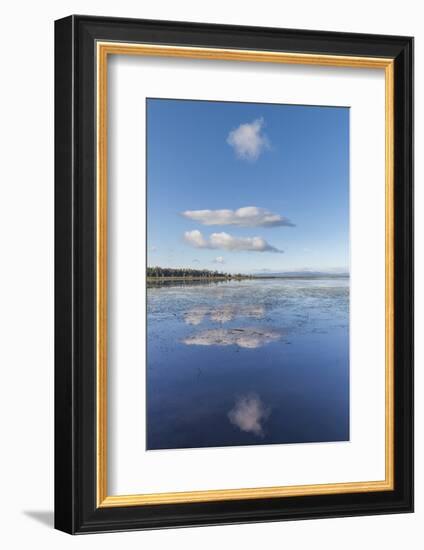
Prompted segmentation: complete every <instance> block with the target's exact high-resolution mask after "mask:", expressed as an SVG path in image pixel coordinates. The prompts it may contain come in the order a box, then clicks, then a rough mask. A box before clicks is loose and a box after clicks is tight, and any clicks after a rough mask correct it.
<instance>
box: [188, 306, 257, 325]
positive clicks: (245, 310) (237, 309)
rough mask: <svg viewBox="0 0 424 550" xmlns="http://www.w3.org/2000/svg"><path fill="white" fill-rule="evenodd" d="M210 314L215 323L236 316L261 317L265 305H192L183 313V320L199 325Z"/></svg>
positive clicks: (230, 319) (227, 320)
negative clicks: (192, 306)
mask: <svg viewBox="0 0 424 550" xmlns="http://www.w3.org/2000/svg"><path fill="white" fill-rule="evenodd" d="M208 315H209V316H210V319H211V321H215V322H217V323H228V322H229V321H232V320H233V319H235V318H236V317H252V318H254V319H262V318H263V317H264V316H265V307H264V306H262V305H257V306H237V305H232V304H227V305H224V306H221V307H215V308H207V307H204V306H199V307H194V308H192V309H190V310H189V311H187V313H186V314H185V315H184V321H185V323H186V324H187V325H200V323H201V322H202V321H203V320H204V319H205V317H206V316H208Z"/></svg>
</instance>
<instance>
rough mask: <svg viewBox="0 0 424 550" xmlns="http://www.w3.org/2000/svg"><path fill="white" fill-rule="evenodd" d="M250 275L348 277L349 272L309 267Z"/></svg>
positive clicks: (254, 272)
mask: <svg viewBox="0 0 424 550" xmlns="http://www.w3.org/2000/svg"><path fill="white" fill-rule="evenodd" d="M250 275H253V276H254V277H349V273H348V272H347V271H344V270H329V271H312V270H309V269H304V270H299V271H268V270H260V271H252V272H251V273H250Z"/></svg>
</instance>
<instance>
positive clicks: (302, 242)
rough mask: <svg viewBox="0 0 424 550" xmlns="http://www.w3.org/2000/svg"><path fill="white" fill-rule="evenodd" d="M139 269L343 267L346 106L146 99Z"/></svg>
mask: <svg viewBox="0 0 424 550" xmlns="http://www.w3.org/2000/svg"><path fill="white" fill-rule="evenodd" d="M147 247H148V265H149V266H153V265H159V266H162V267H192V268H206V269H218V270H222V271H226V272H252V271H261V270H264V271H266V270H269V271H291V270H305V269H310V270H347V269H348V265H349V109H348V108H345V107H315V106H300V105H270V104H258V103H233V102H228V103H225V102H211V101H191V100H183V101H182V100H163V99H148V100H147Z"/></svg>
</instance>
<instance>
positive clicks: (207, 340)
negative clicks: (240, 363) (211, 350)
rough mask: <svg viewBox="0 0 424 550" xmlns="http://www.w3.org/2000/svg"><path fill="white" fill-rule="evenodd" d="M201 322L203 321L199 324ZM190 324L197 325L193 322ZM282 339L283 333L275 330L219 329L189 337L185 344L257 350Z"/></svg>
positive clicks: (184, 341)
mask: <svg viewBox="0 0 424 550" xmlns="http://www.w3.org/2000/svg"><path fill="white" fill-rule="evenodd" d="M202 319H203V317H202ZM196 320H197V319H196ZM200 322H201V320H200V321H199V323H197V324H200ZM190 324H196V323H193V322H191V323H190ZM280 339H281V333H280V332H277V331H276V330H273V329H260V328H248V327H247V328H229V329H222V328H219V329H211V330H204V331H203V332H199V333H197V334H193V335H192V336H188V337H187V338H185V339H184V340H183V343H184V344H186V345H187V346H238V347H239V348H245V349H256V348H261V347H262V346H265V345H266V344H269V343H271V342H275V341H277V340H280Z"/></svg>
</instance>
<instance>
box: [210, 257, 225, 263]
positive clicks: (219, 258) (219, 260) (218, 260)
mask: <svg viewBox="0 0 424 550" xmlns="http://www.w3.org/2000/svg"><path fill="white" fill-rule="evenodd" d="M213 262H214V263H215V264H225V260H224V258H223V257H222V256H217V257H216V258H215V259H214V260H213Z"/></svg>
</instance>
